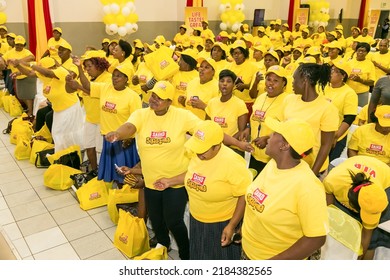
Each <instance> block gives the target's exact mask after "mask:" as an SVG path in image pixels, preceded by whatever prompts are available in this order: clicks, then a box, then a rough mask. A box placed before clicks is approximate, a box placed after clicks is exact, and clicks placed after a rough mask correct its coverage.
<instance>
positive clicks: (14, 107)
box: [9, 95, 23, 117]
mask: <svg viewBox="0 0 390 280" xmlns="http://www.w3.org/2000/svg"><path fill="white" fill-rule="evenodd" d="M10 97H11V98H10V101H9V115H10V116H11V117H19V116H21V115H22V114H23V107H22V104H20V102H19V100H18V99H17V98H16V96H15V95H10Z"/></svg>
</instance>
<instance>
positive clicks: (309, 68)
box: [298, 63, 331, 91]
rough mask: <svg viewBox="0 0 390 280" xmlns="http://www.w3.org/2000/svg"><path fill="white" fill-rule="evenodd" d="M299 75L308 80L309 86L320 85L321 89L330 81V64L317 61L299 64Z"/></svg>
mask: <svg viewBox="0 0 390 280" xmlns="http://www.w3.org/2000/svg"><path fill="white" fill-rule="evenodd" d="M298 69H299V71H300V73H301V75H302V76H303V77H305V78H307V80H308V81H309V83H310V85H311V86H313V87H314V86H316V85H317V83H318V84H319V85H320V87H321V89H322V91H323V90H324V88H325V86H326V85H327V84H328V83H329V81H330V69H331V67H330V65H329V64H322V65H320V64H317V63H304V64H301V65H300V66H299V68H298Z"/></svg>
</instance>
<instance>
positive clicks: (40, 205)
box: [0, 108, 178, 260]
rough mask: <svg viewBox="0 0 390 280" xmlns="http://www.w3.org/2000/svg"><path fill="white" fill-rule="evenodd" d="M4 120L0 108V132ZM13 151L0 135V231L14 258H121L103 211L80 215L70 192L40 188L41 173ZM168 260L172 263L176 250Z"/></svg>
mask: <svg viewBox="0 0 390 280" xmlns="http://www.w3.org/2000/svg"><path fill="white" fill-rule="evenodd" d="M10 119H12V117H10V116H9V115H8V114H7V113H6V112H5V111H4V109H3V108H1V109H0V128H1V130H3V129H4V128H6V127H7V124H8V121H9V120H10ZM14 149H15V145H13V144H10V142H9V135H8V134H2V133H0V226H1V227H2V228H3V230H4V231H5V233H6V235H7V237H8V238H9V239H10V240H11V241H12V245H13V246H14V247H15V249H16V251H17V254H18V255H19V257H20V259H35V260H78V259H80V260H86V259H94V260H124V259H127V258H126V256H124V255H123V254H122V253H121V252H120V251H119V250H117V249H116V248H115V247H114V245H113V236H114V233H115V229H116V225H115V224H113V223H112V221H111V219H110V217H109V215H108V212H107V208H106V207H105V206H104V207H100V208H97V209H92V210H89V211H84V210H82V209H81V208H80V207H79V205H78V202H77V201H76V199H75V198H74V196H73V194H72V192H73V191H72V190H67V191H55V190H52V189H49V188H47V187H45V186H44V185H43V173H44V172H45V170H46V169H39V168H36V167H35V166H34V165H32V164H31V163H30V162H29V161H28V160H22V161H18V160H16V159H15V157H14ZM169 257H170V259H178V254H177V251H175V250H172V251H171V252H170V253H169Z"/></svg>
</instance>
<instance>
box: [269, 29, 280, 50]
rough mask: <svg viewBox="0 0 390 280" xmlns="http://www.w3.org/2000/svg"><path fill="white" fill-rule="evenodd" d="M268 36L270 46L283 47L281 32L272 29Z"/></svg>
mask: <svg viewBox="0 0 390 280" xmlns="http://www.w3.org/2000/svg"><path fill="white" fill-rule="evenodd" d="M268 37H269V39H270V41H271V44H272V47H273V48H274V49H277V48H280V47H283V45H284V43H283V35H282V32H280V31H275V30H272V31H271V32H270V33H269V36H268Z"/></svg>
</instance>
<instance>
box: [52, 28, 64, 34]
mask: <svg viewBox="0 0 390 280" xmlns="http://www.w3.org/2000/svg"><path fill="white" fill-rule="evenodd" d="M53 31H58V32H59V33H61V34H62V29H61V28H60V27H55V28H53Z"/></svg>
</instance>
